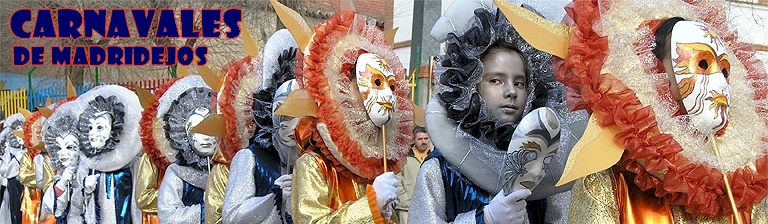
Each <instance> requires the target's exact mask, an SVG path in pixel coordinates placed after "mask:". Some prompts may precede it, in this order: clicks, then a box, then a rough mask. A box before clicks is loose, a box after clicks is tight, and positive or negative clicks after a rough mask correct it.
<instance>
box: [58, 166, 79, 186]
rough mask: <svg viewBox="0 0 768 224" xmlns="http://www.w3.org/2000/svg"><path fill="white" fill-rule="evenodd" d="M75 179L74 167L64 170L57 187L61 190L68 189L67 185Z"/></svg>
mask: <svg viewBox="0 0 768 224" xmlns="http://www.w3.org/2000/svg"><path fill="white" fill-rule="evenodd" d="M74 178H75V168H74V167H67V168H66V169H64V171H62V172H61V178H60V179H59V181H57V182H56V186H58V187H59V188H60V189H64V188H66V187H67V184H69V183H70V182H71V181H72V180H74Z"/></svg>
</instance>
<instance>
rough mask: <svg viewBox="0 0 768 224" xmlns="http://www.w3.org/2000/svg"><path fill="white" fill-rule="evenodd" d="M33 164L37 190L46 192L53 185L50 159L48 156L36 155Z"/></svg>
mask: <svg viewBox="0 0 768 224" xmlns="http://www.w3.org/2000/svg"><path fill="white" fill-rule="evenodd" d="M34 162H35V177H36V178H35V179H36V181H37V188H38V189H40V190H46V189H48V187H49V186H51V183H53V169H51V163H50V159H49V157H48V156H45V155H43V154H38V155H37V156H35V159H34Z"/></svg>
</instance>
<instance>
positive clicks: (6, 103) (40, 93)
mask: <svg viewBox="0 0 768 224" xmlns="http://www.w3.org/2000/svg"><path fill="white" fill-rule="evenodd" d="M169 80H171V79H158V80H141V81H135V82H121V83H101V84H100V85H120V86H123V87H125V88H128V89H130V90H131V91H136V89H135V86H137V85H138V86H141V87H142V88H144V89H147V90H149V91H150V92H152V93H154V91H155V89H157V88H158V87H159V86H160V85H162V84H163V83H165V82H168V81H169ZM93 87H95V85H94V84H92V83H87V84H83V85H81V86H75V90H76V91H77V95H81V94H83V93H85V92H88V90H91V89H93ZM65 97H67V88H66V87H65V86H61V87H51V88H41V89H33V90H31V91H27V90H24V89H18V90H0V111H1V112H2V113H4V114H5V117H8V116H10V115H12V114H15V113H18V112H19V108H26V109H27V110H30V111H33V110H34V109H35V108H37V107H42V106H45V102H46V101H47V100H48V99H49V98H50V99H51V102H54V103H55V102H57V101H59V100H61V99H64V98H65Z"/></svg>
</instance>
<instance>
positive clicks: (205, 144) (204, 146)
mask: <svg viewBox="0 0 768 224" xmlns="http://www.w3.org/2000/svg"><path fill="white" fill-rule="evenodd" d="M212 145H213V144H211V143H203V144H200V146H202V147H203V148H210V147H211V146H212Z"/></svg>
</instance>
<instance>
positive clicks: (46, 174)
mask: <svg viewBox="0 0 768 224" xmlns="http://www.w3.org/2000/svg"><path fill="white" fill-rule="evenodd" d="M47 104H48V105H47V106H46V107H41V108H38V110H37V111H35V112H33V113H30V112H29V111H27V110H24V109H22V114H23V115H25V119H26V122H24V126H23V127H22V129H23V138H22V139H23V140H24V146H25V147H26V148H27V153H26V154H24V155H23V156H22V157H21V160H20V161H19V182H20V183H21V184H22V185H24V190H23V192H22V198H21V204H22V206H21V213H22V223H38V221H39V220H42V219H41V218H42V217H43V214H41V213H40V212H41V210H40V205H41V201H42V196H43V194H42V192H41V191H42V190H44V187H47V186H49V185H50V183H51V181H53V179H52V177H53V175H52V174H53V171H52V170H51V167H50V166H49V165H48V162H46V158H47V156H45V155H44V153H42V154H41V152H44V151H45V144H43V143H42V138H43V136H42V135H43V132H42V130H43V129H42V127H43V124H44V123H45V121H46V119H47V117H49V116H50V115H51V109H53V107H54V105H51V104H50V101H49V102H48V103H47ZM33 158H34V159H33Z"/></svg>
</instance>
